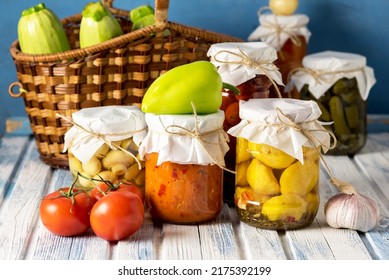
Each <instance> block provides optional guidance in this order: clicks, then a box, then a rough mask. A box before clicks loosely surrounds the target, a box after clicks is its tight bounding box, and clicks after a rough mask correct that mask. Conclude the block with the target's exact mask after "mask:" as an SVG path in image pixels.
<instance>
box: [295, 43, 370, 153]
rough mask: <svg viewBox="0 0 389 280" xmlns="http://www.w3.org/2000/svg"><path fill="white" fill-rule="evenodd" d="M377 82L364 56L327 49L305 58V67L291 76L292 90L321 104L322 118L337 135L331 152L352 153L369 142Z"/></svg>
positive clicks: (327, 126) (305, 98) (306, 98)
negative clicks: (372, 91)
mask: <svg viewBox="0 0 389 280" xmlns="http://www.w3.org/2000/svg"><path fill="white" fill-rule="evenodd" d="M375 82H376V80H375V77H374V72H373V69H372V68H370V67H368V66H366V58H365V57H364V56H361V55H358V54H353V53H344V52H334V51H325V52H319V53H315V54H310V55H307V56H305V57H304V59H303V67H302V68H299V69H297V70H296V71H294V73H293V75H291V77H290V81H289V83H288V89H289V90H291V91H298V92H299V95H300V97H301V99H304V100H314V101H315V102H317V104H318V105H319V107H320V109H321V111H322V115H321V116H320V120H321V121H323V122H326V126H325V127H326V128H327V129H328V130H330V131H332V132H333V133H334V134H335V136H336V138H337V142H336V147H335V148H334V149H332V150H331V151H330V152H329V153H330V154H333V155H350V156H352V155H354V154H355V153H357V152H358V151H359V150H361V149H362V148H363V146H364V145H365V143H366V139H367V99H368V95H369V92H370V89H371V87H372V86H373V85H374V84H375Z"/></svg>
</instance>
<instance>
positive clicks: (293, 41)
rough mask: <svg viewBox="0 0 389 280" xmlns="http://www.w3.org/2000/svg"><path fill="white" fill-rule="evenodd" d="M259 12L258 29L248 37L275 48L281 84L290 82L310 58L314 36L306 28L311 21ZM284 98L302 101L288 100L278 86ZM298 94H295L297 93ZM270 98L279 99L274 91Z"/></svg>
mask: <svg viewBox="0 0 389 280" xmlns="http://www.w3.org/2000/svg"><path fill="white" fill-rule="evenodd" d="M265 10H266V9H264V8H261V9H260V10H259V11H258V16H259V26H258V27H257V28H256V29H255V30H254V31H253V32H252V33H251V34H250V35H249V37H248V40H249V41H262V42H265V43H267V44H269V45H270V46H272V47H274V48H275V49H276V51H277V60H276V61H275V65H277V67H278V68H279V71H280V72H281V74H282V80H283V81H287V78H288V75H289V73H290V72H291V71H292V70H293V69H296V68H299V67H301V66H302V60H303V58H304V56H305V55H306V54H307V47H308V42H309V38H310V36H311V32H310V31H309V30H308V28H307V25H308V22H309V17H308V16H306V15H304V14H291V15H276V14H273V13H270V14H268V13H263V11H265ZM279 89H280V91H281V92H282V95H283V97H293V98H299V96H298V95H294V96H288V92H285V91H284V86H282V85H281V86H279ZM294 93H296V92H294ZM270 97H277V93H276V92H275V91H274V89H271V90H270Z"/></svg>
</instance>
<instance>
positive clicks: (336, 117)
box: [329, 96, 351, 137]
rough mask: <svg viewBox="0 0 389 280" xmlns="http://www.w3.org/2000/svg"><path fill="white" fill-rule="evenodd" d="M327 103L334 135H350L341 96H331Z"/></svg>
mask: <svg viewBox="0 0 389 280" xmlns="http://www.w3.org/2000/svg"><path fill="white" fill-rule="evenodd" d="M329 105H330V112H331V116H332V120H333V121H334V129H335V133H336V135H337V136H338V137H342V136H347V135H350V134H351V131H350V128H349V127H348V126H347V123H346V119H345V115H344V111H343V104H342V100H341V98H340V97H338V96H333V97H331V99H330V102H329Z"/></svg>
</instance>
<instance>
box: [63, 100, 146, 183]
mask: <svg viewBox="0 0 389 280" xmlns="http://www.w3.org/2000/svg"><path fill="white" fill-rule="evenodd" d="M72 123H73V127H72V128H70V129H69V130H68V131H67V132H66V134H65V151H66V150H67V151H68V156H69V169H70V172H71V173H72V176H73V177H74V178H75V179H77V181H76V186H78V187H81V188H84V189H86V190H90V189H91V188H93V187H94V186H96V185H97V184H98V183H99V182H101V181H108V182H111V183H117V182H119V181H123V182H132V183H135V184H136V185H137V186H138V187H139V188H140V189H141V190H142V189H144V184H145V170H144V162H143V161H142V160H140V157H139V153H138V149H139V145H140V142H141V141H142V140H143V138H144V137H145V136H146V134H147V126H146V122H145V119H144V113H143V112H142V111H141V110H140V109H139V108H138V107H136V106H103V107H94V108H85V109H81V110H80V111H78V112H75V113H73V114H72Z"/></svg>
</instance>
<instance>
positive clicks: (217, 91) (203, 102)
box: [141, 61, 236, 114]
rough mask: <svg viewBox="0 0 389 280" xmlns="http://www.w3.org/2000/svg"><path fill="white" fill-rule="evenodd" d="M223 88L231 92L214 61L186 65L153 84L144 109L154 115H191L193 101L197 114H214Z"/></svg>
mask: <svg viewBox="0 0 389 280" xmlns="http://www.w3.org/2000/svg"><path fill="white" fill-rule="evenodd" d="M223 88H229V89H231V85H228V84H225V83H223V82H222V78H221V76H220V74H219V73H218V72H217V69H216V67H215V66H214V65H213V64H212V63H211V62H209V61H196V62H192V63H188V64H184V65H181V66H177V67H175V68H173V69H171V70H169V71H167V72H166V73H164V74H163V75H161V76H159V77H158V78H157V79H156V80H155V81H154V82H153V83H152V84H151V85H150V87H149V88H148V89H147V91H146V93H145V95H144V97H143V101H142V105H141V109H142V111H143V112H145V113H154V114H192V113H194V112H193V108H192V102H193V104H194V107H195V110H196V113H197V114H211V113H215V112H217V111H218V110H219V108H220V106H221V104H222V89H223ZM232 88H233V87H232ZM235 89H236V88H235Z"/></svg>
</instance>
